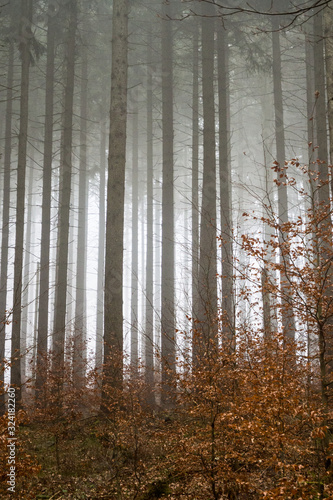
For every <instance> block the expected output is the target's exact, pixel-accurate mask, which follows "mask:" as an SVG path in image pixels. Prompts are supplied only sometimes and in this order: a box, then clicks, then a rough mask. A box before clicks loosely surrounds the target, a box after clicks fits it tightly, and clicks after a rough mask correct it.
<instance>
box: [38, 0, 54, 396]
mask: <svg viewBox="0 0 333 500" xmlns="http://www.w3.org/2000/svg"><path fill="white" fill-rule="evenodd" d="M51 8H52V0H50V4H49V9H51ZM55 33H56V18H55V16H54V15H53V12H51V13H50V15H49V16H48V24H47V53H46V88H45V128H44V154H43V195H42V196H43V198H42V232H41V244H40V290H39V304H38V327H37V325H36V327H37V328H38V334H37V359H36V398H37V399H39V398H40V393H41V390H42V388H43V386H44V384H45V382H46V371H45V361H46V355H47V335H48V323H49V321H48V320H49V288H50V233H51V192H52V153H53V106H54V104H53V99H54V98H53V91H54V55H55Z"/></svg>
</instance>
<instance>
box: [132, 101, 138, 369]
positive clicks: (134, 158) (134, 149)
mask: <svg viewBox="0 0 333 500" xmlns="http://www.w3.org/2000/svg"><path fill="white" fill-rule="evenodd" d="M137 100H138V93H137V91H136V92H135V94H134V99H133V102H134V103H135V104H134V107H133V110H132V112H133V115H132V275H131V290H132V297H131V364H132V368H133V369H134V371H137V368H138V357H139V355H138V292H139V290H138V287H139V279H138V274H139V260H138V258H139V255H138V253H139V246H138V244H139V227H138V224H139V219H138V218H139V214H138V210H139V205H138V202H139V176H138V168H139V150H138V148H139V144H138V140H139V137H138V135H139V110H138V105H137Z"/></svg>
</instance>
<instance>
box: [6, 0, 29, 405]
mask: <svg viewBox="0 0 333 500" xmlns="http://www.w3.org/2000/svg"><path fill="white" fill-rule="evenodd" d="M31 22H32V0H21V27H20V51H21V61H22V64H21V98H20V131H19V143H18V162H17V188H16V195H17V196H16V225H15V229H16V231H15V262H14V291H13V326H12V348H11V373H10V383H11V385H12V386H15V387H16V388H17V392H16V404H17V406H18V407H20V405H21V398H22V394H21V366H20V363H21V359H20V357H21V339H20V336H21V313H22V307H21V306H22V273H23V239H24V212H25V210H24V209H25V174H26V162H27V143H28V114H29V69H30V46H31V37H32V33H31Z"/></svg>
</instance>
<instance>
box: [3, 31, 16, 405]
mask: <svg viewBox="0 0 333 500" xmlns="http://www.w3.org/2000/svg"><path fill="white" fill-rule="evenodd" d="M7 68H8V70H7V92H6V117H5V155H4V173H3V178H4V180H3V198H2V231H1V233H2V236H1V238H2V239H1V267H0V315H1V318H0V415H2V414H3V413H4V411H5V398H4V392H2V390H1V387H2V386H3V384H4V375H5V371H4V369H3V368H4V362H3V360H4V357H5V340H6V325H7V321H8V319H9V318H8V312H7V287H8V244H9V209H10V172H11V168H10V167H11V155H12V110H13V83H14V42H13V41H11V42H10V44H9V47H8V66H7Z"/></svg>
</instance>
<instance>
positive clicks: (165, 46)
mask: <svg viewBox="0 0 333 500" xmlns="http://www.w3.org/2000/svg"><path fill="white" fill-rule="evenodd" d="M172 5H173V4H172V2H169V3H168V4H163V15H164V19H162V21H161V22H162V148H163V181H162V282H161V295H162V311H161V335H162V337H161V355H162V403H163V404H166V405H168V404H169V403H170V404H172V397H171V394H170V391H171V385H170V384H171V380H172V377H173V374H174V372H175V325H174V321H175V318H174V311H175V306H174V293H175V290H174V195H173V162H174V158H173V135H174V131H173V36H172V24H171V22H172V21H171V19H172Z"/></svg>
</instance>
